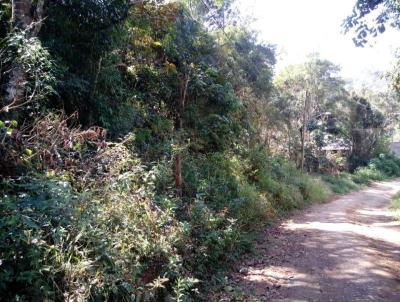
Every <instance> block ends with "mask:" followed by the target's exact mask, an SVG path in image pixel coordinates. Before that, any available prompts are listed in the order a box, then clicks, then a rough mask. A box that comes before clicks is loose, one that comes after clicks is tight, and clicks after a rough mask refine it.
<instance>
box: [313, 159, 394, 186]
mask: <svg viewBox="0 0 400 302" xmlns="http://www.w3.org/2000/svg"><path fill="white" fill-rule="evenodd" d="M320 177H321V179H322V180H323V181H324V182H325V183H327V184H328V185H329V187H330V188H331V190H332V191H333V192H334V193H337V194H344V193H349V192H351V191H354V190H358V189H361V188H362V187H363V186H366V185H369V184H371V183H372V182H374V181H382V180H388V179H390V178H394V177H400V159H398V158H396V157H395V156H394V155H392V154H380V155H379V156H378V157H376V158H374V159H372V160H371V161H370V162H369V164H368V166H366V167H359V168H357V169H356V171H355V172H354V173H348V172H340V173H338V174H336V175H321V176H320Z"/></svg>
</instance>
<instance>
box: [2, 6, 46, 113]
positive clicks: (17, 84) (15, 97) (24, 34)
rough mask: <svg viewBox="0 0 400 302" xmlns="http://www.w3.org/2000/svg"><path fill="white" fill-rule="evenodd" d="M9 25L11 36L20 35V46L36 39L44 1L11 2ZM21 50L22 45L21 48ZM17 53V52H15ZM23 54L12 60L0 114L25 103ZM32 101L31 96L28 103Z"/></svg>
mask: <svg viewBox="0 0 400 302" xmlns="http://www.w3.org/2000/svg"><path fill="white" fill-rule="evenodd" d="M11 9H12V14H11V25H12V27H13V34H15V35H21V44H26V43H27V41H28V40H29V39H32V38H36V37H37V35H38V34H39V32H40V29H41V27H42V24H43V9H44V0H38V1H35V3H34V2H33V1H31V0H13V1H12V3H11ZM21 48H23V45H22V47H21ZM17 53H18V51H17ZM24 55H25V53H22V54H21V53H20V52H19V55H17V56H16V57H15V58H14V59H13V60H12V63H11V64H10V65H11V72H10V75H9V80H8V85H7V88H6V102H5V106H4V107H3V108H1V109H0V112H8V111H10V110H12V109H14V108H18V107H19V106H20V104H21V103H25V101H26V100H25V96H24V94H25V88H24V87H25V82H26V80H27V74H26V70H25V68H24V66H23V64H21V57H23V56H24ZM32 99H33V97H32V95H31V97H30V99H29V98H28V101H29V102H30V101H31V100H32Z"/></svg>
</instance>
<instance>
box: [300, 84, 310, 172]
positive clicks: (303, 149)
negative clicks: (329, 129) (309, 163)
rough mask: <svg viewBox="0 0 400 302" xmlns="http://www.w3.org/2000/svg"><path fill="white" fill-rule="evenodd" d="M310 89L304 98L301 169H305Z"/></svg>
mask: <svg viewBox="0 0 400 302" xmlns="http://www.w3.org/2000/svg"><path fill="white" fill-rule="evenodd" d="M308 98H309V95H308V90H306V96H305V98H304V109H303V123H302V124H303V125H302V130H301V171H304V162H305V138H306V128H307V111H308V101H309V100H308Z"/></svg>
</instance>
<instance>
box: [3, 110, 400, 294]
mask: <svg viewBox="0 0 400 302" xmlns="http://www.w3.org/2000/svg"><path fill="white" fill-rule="evenodd" d="M42 124H43V126H41V125H42ZM42 124H41V122H38V123H37V125H38V127H37V129H35V131H36V132H34V133H38V134H39V135H40V137H41V140H38V141H36V143H35V144H32V145H28V147H29V150H31V152H26V148H27V147H26V146H24V147H23V148H25V149H21V150H22V152H24V154H25V155H24V156H22V157H21V162H20V164H21V165H25V166H28V165H29V169H30V171H31V172H29V173H27V174H25V175H23V176H18V177H7V178H3V179H2V182H1V187H0V188H1V193H2V198H1V201H0V228H1V230H2V231H1V233H0V281H1V282H0V293H1V297H2V299H4V300H6V301H39V300H43V299H44V300H48V301H65V300H69V301H194V300H201V299H202V298H203V293H204V292H205V291H206V289H207V287H208V286H211V285H215V284H218V283H219V282H220V281H219V280H220V274H219V272H221V271H223V270H224V269H225V268H226V267H227V265H228V264H229V263H231V261H232V260H233V259H236V258H237V257H239V256H240V255H241V254H242V253H244V252H248V251H250V250H251V247H252V242H253V238H254V236H255V234H257V232H258V231H259V230H260V229H262V228H263V227H264V226H265V225H266V224H268V223H270V222H272V221H274V220H275V219H276V218H277V217H279V216H280V215H283V214H286V213H288V212H289V211H292V210H295V209H300V208H302V207H304V206H307V205H308V204H311V203H315V202H322V201H324V200H327V199H328V198H329V197H330V196H331V195H332V192H336V193H344V192H348V191H350V190H354V189H356V188H359V187H360V186H362V185H366V184H368V183H370V182H371V181H375V180H384V179H387V178H390V177H394V176H398V175H400V164H399V162H400V161H399V160H398V159H395V158H394V157H393V156H390V155H382V156H380V157H379V158H377V159H374V160H372V161H371V162H370V164H369V166H367V167H363V168H359V169H358V170H357V171H356V172H355V173H354V174H348V173H340V174H338V175H336V176H326V175H325V176H321V177H319V176H310V175H308V174H304V173H302V172H300V171H299V170H298V169H297V168H296V166H295V164H294V163H292V162H290V161H288V160H287V159H285V158H283V157H272V156H270V155H268V154H267V153H266V152H265V150H264V149H263V148H261V147H258V146H253V147H251V148H248V149H232V150H228V151H215V152H212V153H205V154H198V153H195V154H191V153H190V152H189V151H186V153H183V155H182V157H183V169H182V173H183V180H184V186H183V190H182V195H181V196H179V195H177V193H176V192H175V189H174V183H173V180H174V177H173V171H174V170H173V161H172V160H171V159H170V158H164V159H162V160H159V161H156V162H153V163H148V162H144V161H143V160H142V159H141V158H140V157H139V156H138V155H137V154H136V153H135V150H136V149H135V143H134V141H133V139H132V138H130V137H127V138H126V139H125V141H124V142H123V143H118V144H117V143H112V144H107V143H105V142H104V141H101V139H102V131H101V129H94V130H91V132H90V131H89V132H88V131H80V130H79V129H69V128H67V127H66V124H65V123H63V122H61V121H60V117H57V116H55V115H52V116H49V117H47V118H46V119H44V120H43V121H42ZM66 140H67V141H66ZM66 142H67V143H66ZM48 146H51V147H50V148H49V147H48ZM17 147H18V145H17ZM17 147H14V148H17ZM21 148H22V147H21ZM7 150H8V149H7ZM16 150H17V149H16ZM57 150H58V151H57ZM61 151H62V152H61ZM7 154H9V155H8V156H13V154H12V153H7ZM55 155H56V156H55ZM41 169H44V170H41ZM10 171H14V170H10ZM35 171H36V172H35Z"/></svg>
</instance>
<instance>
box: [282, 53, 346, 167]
mask: <svg viewBox="0 0 400 302" xmlns="http://www.w3.org/2000/svg"><path fill="white" fill-rule="evenodd" d="M338 71H339V67H338V66H337V65H335V64H333V63H331V62H329V61H327V60H323V59H321V58H319V56H318V55H311V56H310V57H309V59H308V61H307V62H305V63H304V64H299V65H291V66H288V67H286V68H285V69H284V70H282V71H281V72H280V73H279V74H277V75H276V77H275V79H274V83H275V86H276V88H277V94H278V98H277V104H276V106H279V108H281V111H280V115H279V116H280V118H281V119H282V120H284V121H285V122H286V127H287V135H288V136H289V137H288V141H290V144H288V149H289V153H293V150H294V149H300V150H299V152H300V156H298V155H295V158H296V157H297V160H298V161H299V166H300V167H303V166H304V163H305V149H306V147H307V145H310V144H311V142H312V141H311V132H312V131H314V130H315V129H316V128H315V127H313V126H312V125H313V124H316V123H317V119H318V118H319V117H320V116H321V114H323V113H325V112H338V110H339V108H340V107H341V106H338V105H339V104H340V103H341V102H342V101H343V100H345V99H346V97H347V92H346V90H345V88H344V84H345V83H344V81H343V80H342V79H341V78H340V77H339V76H338V75H337V73H338ZM294 129H297V131H298V133H297V134H296V131H295V132H294V131H293V130H294Z"/></svg>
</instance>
